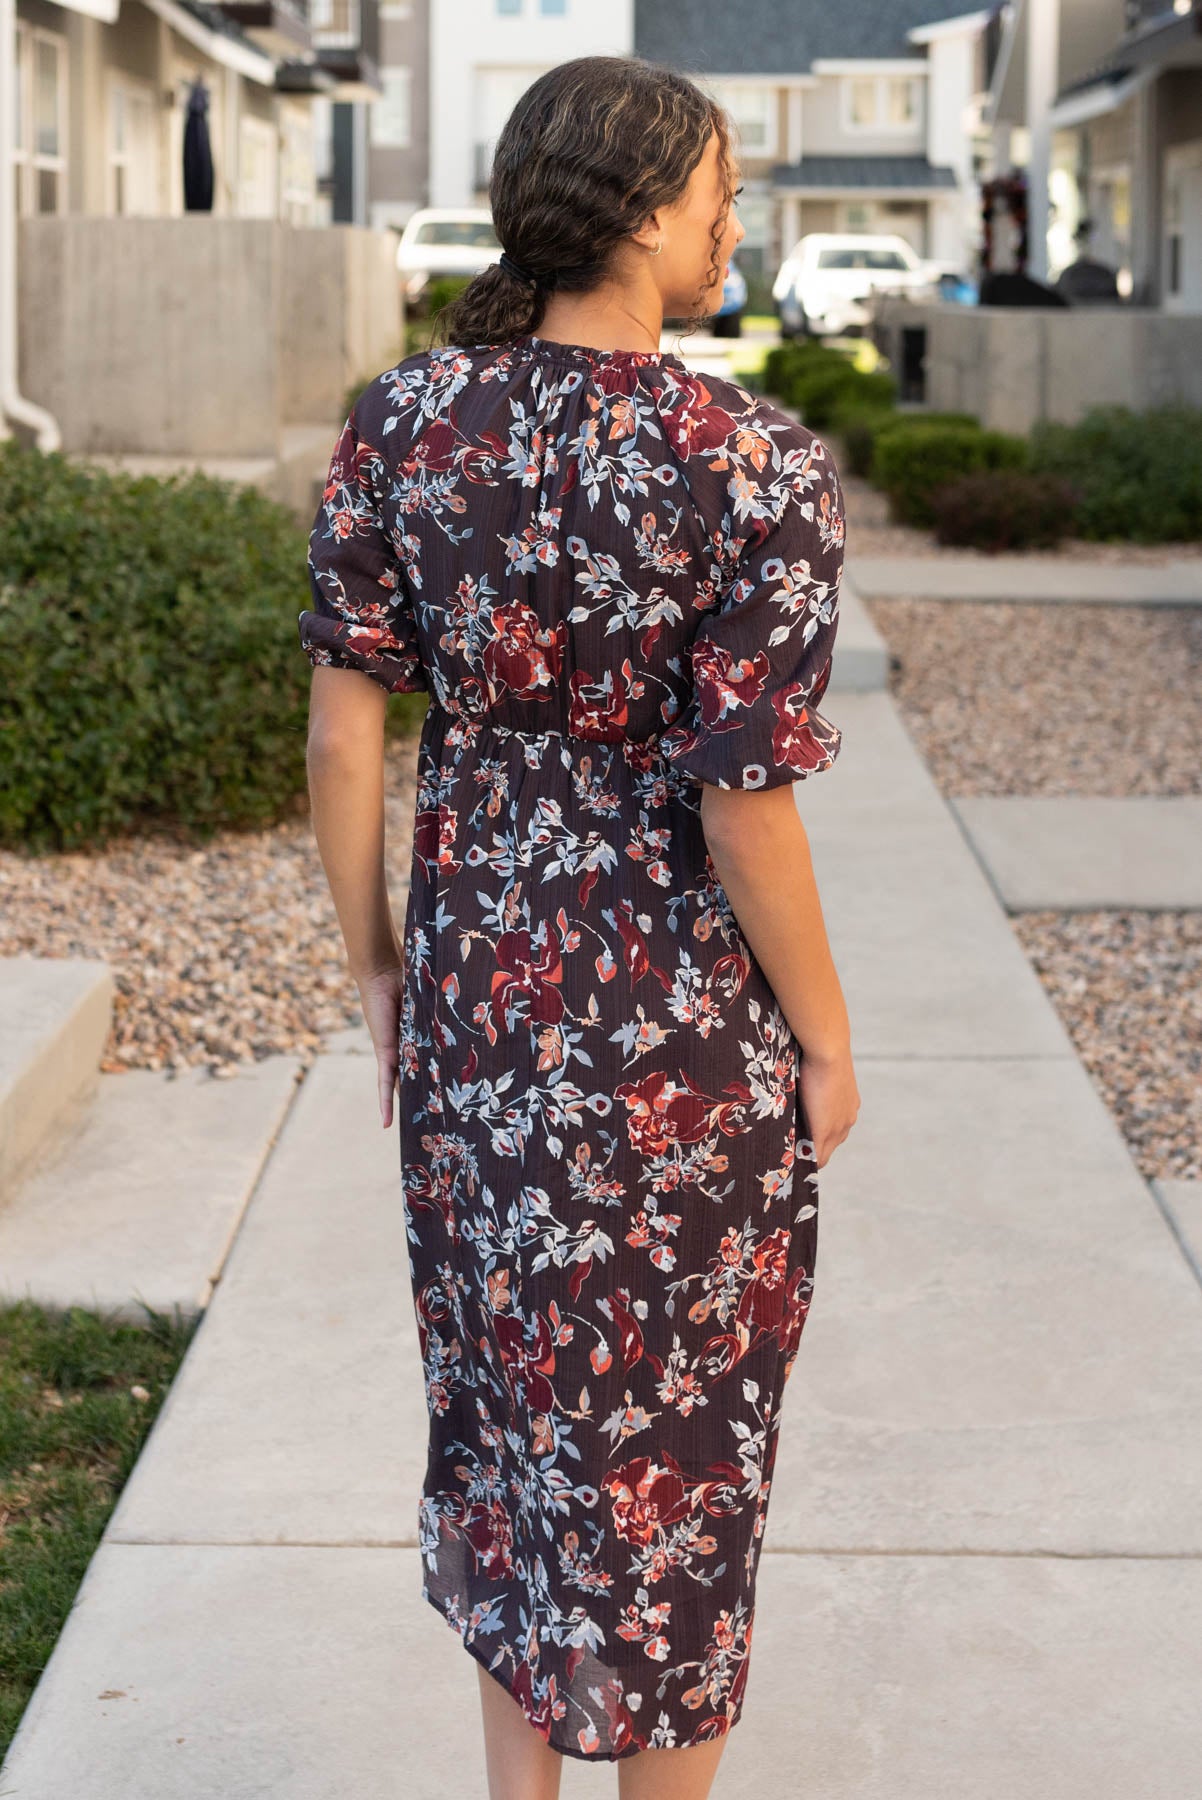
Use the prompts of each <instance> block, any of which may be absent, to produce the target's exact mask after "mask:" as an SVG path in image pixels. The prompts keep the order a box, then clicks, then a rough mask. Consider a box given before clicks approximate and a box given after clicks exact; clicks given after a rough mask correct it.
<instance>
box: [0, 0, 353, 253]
mask: <svg viewBox="0 0 1202 1800" xmlns="http://www.w3.org/2000/svg"><path fill="white" fill-rule="evenodd" d="M238 10H239V9H238V8H235V7H231V8H229V9H226V10H223V9H222V8H220V7H217V6H210V5H203V4H194V3H192V0H92V3H89V4H88V6H87V8H86V10H85V9H82V8H81V7H80V6H79V5H77V4H71V5H56V4H52V3H51V0H16V17H15V21H14V23H15V34H14V45H13V53H14V63H15V71H14V72H15V97H16V108H15V111H16V117H15V129H14V131H13V134H12V142H13V160H14V164H15V188H14V192H15V198H16V204H17V210H18V213H19V214H20V215H21V216H27V215H34V214H46V213H91V214H96V213H99V214H116V215H120V214H131V213H137V214H154V215H161V214H164V213H167V214H178V213H181V212H183V211H184V191H183V140H184V123H185V119H186V117H187V109H188V96H189V93H190V91H191V89H192V86H193V83H194V82H195V81H197V80H200V81H203V83H204V85H205V88H206V89H207V91H208V121H209V133H210V139H211V143H212V154H213V166H214V175H215V180H214V189H213V205H212V211H213V212H214V213H219V214H235V215H237V216H239V217H241V218H285V219H291V220H293V221H294V222H296V223H310V222H314V221H315V219H316V217H317V194H316V185H315V156H314V144H313V129H312V117H311V110H310V108H311V102H310V99H309V98H308V97H307V96H306V95H304V94H295V95H294V94H290V93H288V92H286V91H281V90H280V88H279V87H278V86H277V81H276V76H277V70H278V68H279V67H280V65H281V63H283V62H286V61H287V60H288V59H291V58H298V57H300V56H301V55H302V53H311V51H312V39H311V33H310V30H309V27H308V24H307V21H306V19H305V17H304V15H303V13H302V12H300V11H294V10H292V9H291V8H288V7H283V6H270V7H265V8H257V9H254V10H255V11H257V12H261V13H264V14H270V15H271V17H270V21H269V23H267V24H266V25H264V26H262V27H257V26H256V27H252V28H250V29H244V28H243V27H242V26H241V25H239V24H238V23H237V22H236V20H235V19H234V18H232V17H231V16H230V14H232V13H234V12H236V11H238ZM243 10H247V11H249V10H250V9H243ZM331 85H332V82H331Z"/></svg>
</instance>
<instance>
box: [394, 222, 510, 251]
mask: <svg viewBox="0 0 1202 1800" xmlns="http://www.w3.org/2000/svg"><path fill="white" fill-rule="evenodd" d="M413 242H414V243H415V244H455V245H458V246H459V247H461V248H462V249H464V250H499V249H500V245H499V244H498V242H497V234H496V232H495V231H494V230H493V228H492V222H491V220H489V219H427V220H426V222H425V224H424V225H419V226H418V228H417V230H416V231H415V232H414V234H413Z"/></svg>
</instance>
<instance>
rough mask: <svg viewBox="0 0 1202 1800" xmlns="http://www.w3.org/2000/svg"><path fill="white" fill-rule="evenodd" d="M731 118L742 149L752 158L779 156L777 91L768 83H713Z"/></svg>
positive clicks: (716, 96) (713, 87) (715, 91)
mask: <svg viewBox="0 0 1202 1800" xmlns="http://www.w3.org/2000/svg"><path fill="white" fill-rule="evenodd" d="M710 86H711V88H712V89H713V92H714V95H715V98H716V99H718V100H719V101H720V102H721V104H722V106H723V107H724V108H725V109H726V111H727V112H728V113H729V114H730V118H731V122H732V123H733V125H734V128H735V133H736V136H737V137H738V140H739V148H740V149H741V150H742V151H743V152H744V153H745V154H746V155H748V156H775V155H776V89H775V87H772V86H770V85H769V84H768V83H767V82H764V83H756V82H742V81H729V82H711V83H710Z"/></svg>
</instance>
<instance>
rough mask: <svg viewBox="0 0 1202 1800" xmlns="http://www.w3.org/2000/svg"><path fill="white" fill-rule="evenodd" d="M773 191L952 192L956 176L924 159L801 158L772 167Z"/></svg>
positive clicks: (899, 157) (949, 170)
mask: <svg viewBox="0 0 1202 1800" xmlns="http://www.w3.org/2000/svg"><path fill="white" fill-rule="evenodd" d="M772 185H773V186H774V187H810V188H866V189H867V188H954V187H955V186H956V172H955V170H954V169H946V168H941V167H939V166H938V165H937V164H934V163H929V162H928V161H927V159H926V157H925V156H803V157H802V159H801V161H800V162H799V163H775V164H774V165H773V169H772Z"/></svg>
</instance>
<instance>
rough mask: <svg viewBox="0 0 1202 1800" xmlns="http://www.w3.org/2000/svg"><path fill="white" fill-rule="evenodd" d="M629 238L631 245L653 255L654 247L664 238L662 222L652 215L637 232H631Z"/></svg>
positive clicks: (655, 215)
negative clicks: (648, 251)
mask: <svg viewBox="0 0 1202 1800" xmlns="http://www.w3.org/2000/svg"><path fill="white" fill-rule="evenodd" d="M630 237H631V241H632V243H635V244H638V245H640V246H641V248H642V249H644V250H650V251H651V253H652V254H653V255H654V253H655V247H656V245H657V244H661V243H662V242H663V238H664V227H663V221H662V220H661V218H660V216H659V214H658V213H652V214H651V215H650V217H649V218H648V219H647V220H646V221H645V222H644V223H643V224H642V225H640V226H639V228H638V230H637V231H632V232H631V234H630Z"/></svg>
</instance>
